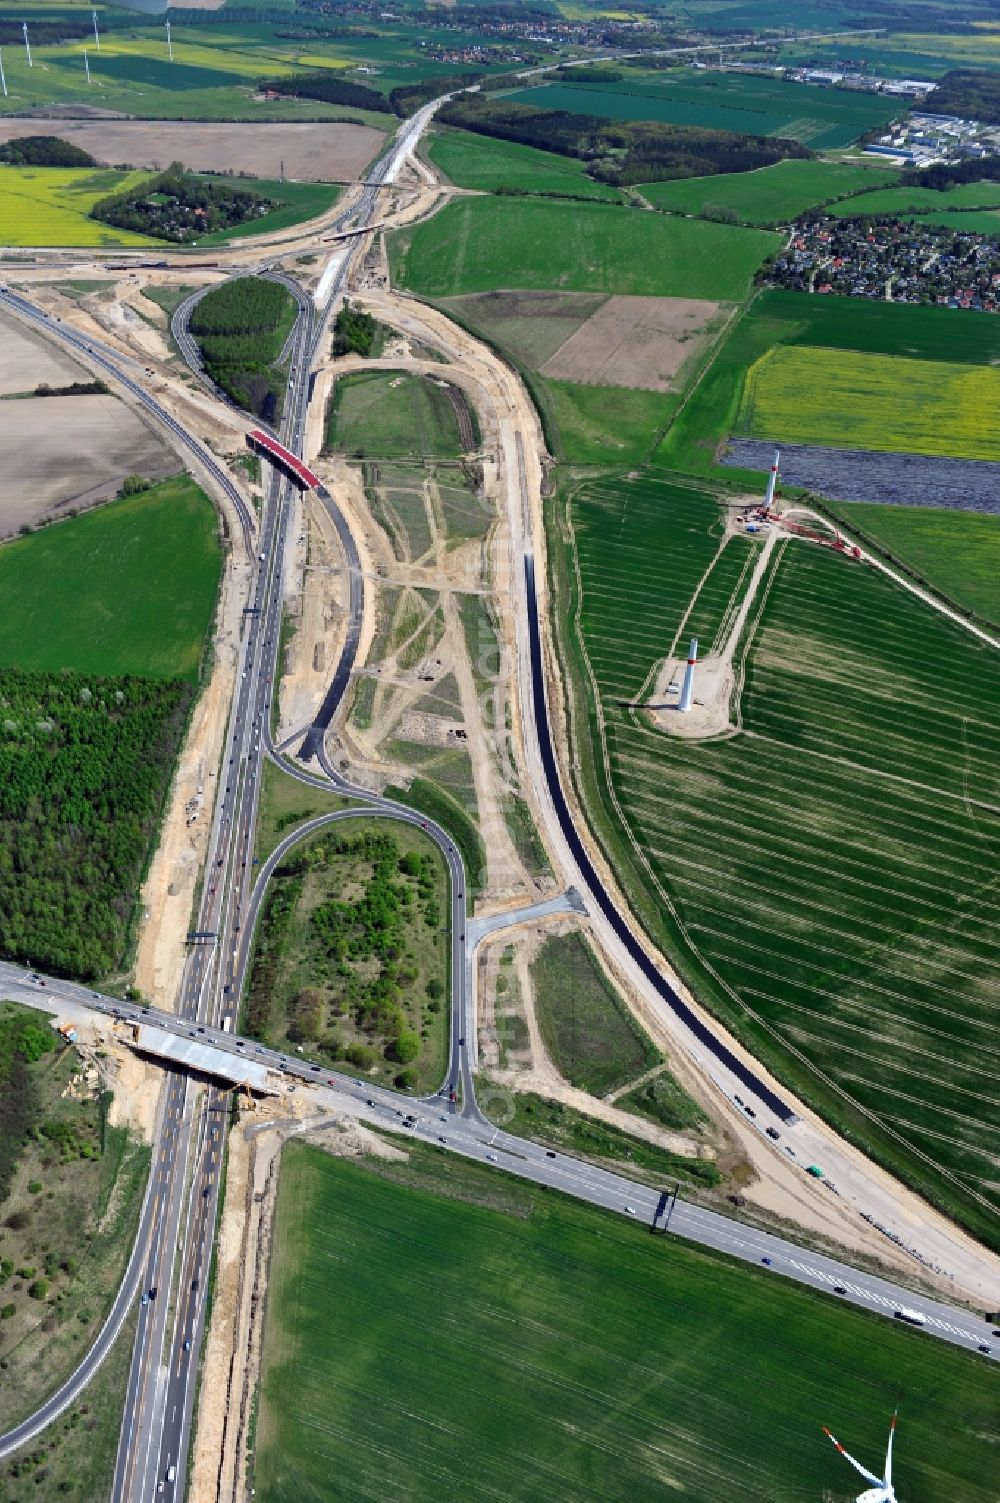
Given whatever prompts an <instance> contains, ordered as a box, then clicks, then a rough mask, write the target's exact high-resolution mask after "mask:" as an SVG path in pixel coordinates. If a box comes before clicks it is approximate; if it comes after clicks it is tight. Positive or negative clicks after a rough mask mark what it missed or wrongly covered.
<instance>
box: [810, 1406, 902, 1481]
mask: <svg viewBox="0 0 1000 1503" xmlns="http://www.w3.org/2000/svg"><path fill="white" fill-rule="evenodd" d="M823 1434H824V1435H829V1436H830V1439H831V1440H832V1441H833V1443H834V1445H835V1446H836V1447H837V1450H838V1451H839V1452H840V1454H841V1456H843V1458H844V1460H845V1461H849V1462H850V1463H851V1466H852V1467H853V1468H854V1470H855V1471H856V1472H860V1473H861V1475H862V1477H863V1478H864V1479H865V1481H866V1482H870V1483H871V1484H872V1486H871V1487H868V1488H866V1489H865V1491H864V1492H863V1493H859V1494H858V1497H857V1499H856V1500H855V1503H896V1494H895V1493H894V1492H893V1488H892V1441H893V1436H894V1435H895V1434H896V1416H895V1415H893V1416H892V1424H891V1425H890V1426H889V1444H888V1446H887V1447H886V1453H885V1472H884V1474H883V1475H882V1476H881V1477H876V1476H875V1474H874V1473H873V1472H870V1471H869V1470H868V1468H867V1467H865V1466H862V1465H861V1463H860V1461H855V1459H854V1457H853V1456H852V1455H851V1453H850V1452H849V1451H845V1450H844V1448H843V1446H842V1445H841V1444H840V1441H839V1440H838V1439H837V1437H836V1436H835V1435H831V1434H830V1431H829V1430H828V1429H827V1428H826V1426H825V1425H824V1426H823Z"/></svg>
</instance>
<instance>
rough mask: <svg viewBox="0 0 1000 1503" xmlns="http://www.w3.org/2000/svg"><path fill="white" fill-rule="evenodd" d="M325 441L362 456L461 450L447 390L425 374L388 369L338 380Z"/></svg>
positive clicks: (448, 455) (443, 454) (451, 455)
mask: <svg viewBox="0 0 1000 1503" xmlns="http://www.w3.org/2000/svg"><path fill="white" fill-rule="evenodd" d="M326 441H327V444H328V446H329V447H330V448H332V449H339V450H342V451H344V452H346V453H347V454H349V455H351V456H352V457H354V458H358V459H362V458H365V457H366V456H368V455H372V456H375V457H376V458H379V459H401V458H411V459H419V458H423V457H426V458H440V459H456V458H457V457H458V456H459V455H460V454H461V452H462V441H461V437H460V435H459V430H458V422H457V420H456V417H455V409H454V407H453V406H452V404H451V401H450V400H449V398H448V394H447V392H446V391H445V390H444V389H443V388H442V387H440V386H438V385H437V384H436V383H435V382H433V381H428V380H427V379H426V377H424V376H411V375H407V374H405V373H399V374H397V373H395V372H386V371H363V372H360V373H358V374H357V375H353V376H342V377H341V378H340V380H338V381H337V383H336V385H335V387H334V391H333V401H332V402H331V404H330V412H329V418H328V421H327V436H326Z"/></svg>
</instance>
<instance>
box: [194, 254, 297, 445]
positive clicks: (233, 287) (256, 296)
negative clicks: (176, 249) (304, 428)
mask: <svg viewBox="0 0 1000 1503" xmlns="http://www.w3.org/2000/svg"><path fill="white" fill-rule="evenodd" d="M294 317H295V299H294V298H293V297H292V294H291V293H290V292H289V291H288V289H287V288H286V287H283V286H282V285H281V283H280V282H269V281H267V280H266V279H265V278H264V277H234V278H232V279H231V280H230V281H228V282H224V283H223V284H222V286H221V287H215V288H213V289H212V291H211V292H209V293H206V295H205V296H204V297H203V298H202V300H201V302H200V303H198V304H197V306H196V307H195V309H194V312H193V313H192V314H191V332H192V334H193V335H194V336H195V338H196V339H197V341H198V345H199V348H200V350H201V358H202V360H203V361H204V362H205V370H206V371H207V372H208V374H209V376H211V378H212V380H213V381H214V382H215V384H216V385H217V386H218V387H220V388H221V389H222V391H224V392H225V394H226V396H227V397H229V399H230V400H231V401H233V402H235V403H237V405H238V406H240V407H243V408H245V409H246V411H247V412H252V413H254V414H255V416H257V417H260V418H263V419H264V420H265V422H269V423H273V422H275V421H276V420H277V418H278V417H279V416H280V413H281V402H282V396H283V394H284V389H285V378H284V375H283V374H282V373H281V372H280V371H278V370H276V369H275V368H274V365H273V362H274V361H275V360H276V359H277V358H278V356H279V355H280V354H281V351H282V347H283V346H284V343H285V340H286V338H287V337H288V333H289V330H290V329H291V327H292V322H293V320H294Z"/></svg>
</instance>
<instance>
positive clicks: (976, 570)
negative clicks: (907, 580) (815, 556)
mask: <svg viewBox="0 0 1000 1503" xmlns="http://www.w3.org/2000/svg"><path fill="white" fill-rule="evenodd" d="M827 509H828V510H831V511H833V512H834V513H835V514H836V515H837V516H839V517H842V518H843V520H844V524H845V526H847V527H851V528H856V529H857V530H858V531H859V532H860V533H862V534H863V535H864V536H865V537H866V538H870V539H871V540H872V541H873V542H874V543H876V544H877V545H878V546H879V547H881V548H883V549H885V550H887V551H888V552H889V553H890V554H891V555H892V557H893V558H896V559H899V561H900V562H901V563H903V564H905V565H906V566H907V568H909V569H912V570H913V571H914V572H915V573H916V574H919V575H920V576H921V578H922V579H925V580H926V581H927V582H928V584H930V585H931V586H932V587H933V588H934V589H936V590H940V591H941V593H942V594H944V595H946V596H947V597H948V599H949V600H953V601H955V603H956V604H957V605H960V606H962V607H963V609H965V610H969V611H975V613H976V614H977V615H979V616H983V617H985V618H986V620H987V621H993V622H996V623H997V624H1000V516H996V515H990V516H985V515H983V514H982V513H981V512H972V511H950V510H946V509H944V508H942V507H937V506H874V505H869V504H868V503H867V502H863V501H838V502H836V503H835V504H834V505H833V506H828V508H827Z"/></svg>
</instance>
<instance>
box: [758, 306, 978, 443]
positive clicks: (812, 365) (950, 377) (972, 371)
mask: <svg viewBox="0 0 1000 1503" xmlns="http://www.w3.org/2000/svg"><path fill="white" fill-rule="evenodd" d="M985 316H988V315H984V317H985ZM738 429H739V432H740V433H746V434H751V435H753V436H755V437H759V438H768V439H773V440H774V441H775V443H782V442H784V443H800V444H828V445H831V446H833V447H835V448H838V449H879V450H887V451H889V452H895V453H908V454H936V455H943V456H945V457H948V458H957V459H992V460H1000V370H998V369H995V368H994V367H992V366H988V365H951V364H948V363H946V362H945V361H941V360H907V359H904V358H902V357H900V356H896V355H858V354H853V353H851V352H849V351H845V350H821V349H804V348H798V347H794V346H793V347H785V346H779V347H778V348H777V349H773V350H769V351H768V353H767V354H766V355H763V356H762V357H761V358H760V360H758V361H757V362H756V363H755V364H754V365H752V366H751V367H750V370H749V371H748V372H747V378H746V383H745V385H744V389H743V400H742V403H741V406H740V415H739V422H738Z"/></svg>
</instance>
